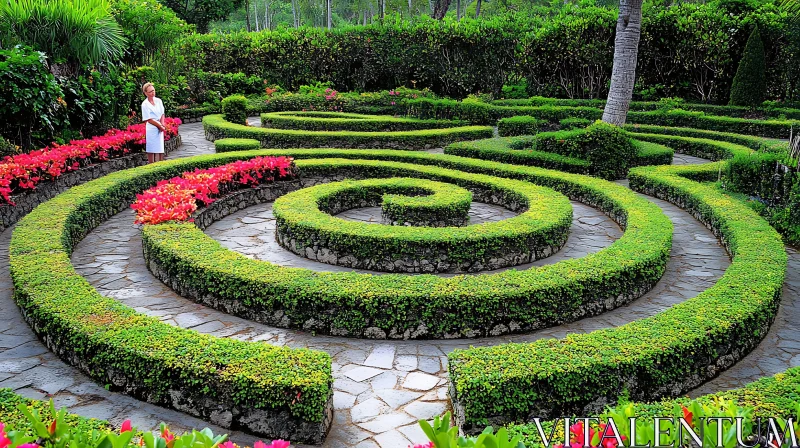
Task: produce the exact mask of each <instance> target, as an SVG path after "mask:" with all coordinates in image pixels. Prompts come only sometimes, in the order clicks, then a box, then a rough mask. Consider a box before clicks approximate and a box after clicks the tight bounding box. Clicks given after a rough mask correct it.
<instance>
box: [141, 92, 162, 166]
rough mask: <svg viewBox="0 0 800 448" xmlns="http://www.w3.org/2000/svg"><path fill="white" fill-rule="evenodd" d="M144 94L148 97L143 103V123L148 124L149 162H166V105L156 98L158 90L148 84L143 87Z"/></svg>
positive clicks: (147, 144)
mask: <svg viewBox="0 0 800 448" xmlns="http://www.w3.org/2000/svg"><path fill="white" fill-rule="evenodd" d="M142 92H143V93H144V95H145V96H146V97H147V99H146V100H144V102H143V103H142V121H143V122H145V123H147V125H146V126H145V128H146V129H147V132H146V140H145V142H146V149H145V151H146V152H147V162H148V163H153V162H160V161H162V160H164V129H166V128H164V103H162V102H161V100H160V99H158V98H156V88H155V87H153V83H151V82H148V83H147V84H145V85H143V86H142Z"/></svg>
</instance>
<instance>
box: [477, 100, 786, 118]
mask: <svg viewBox="0 0 800 448" xmlns="http://www.w3.org/2000/svg"><path fill="white" fill-rule="evenodd" d="M491 104H494V105H497V106H571V107H581V106H583V107H596V108H601V109H602V108H604V107H605V105H606V100H601V99H567V98H545V97H542V96H534V97H531V98H525V99H511V100H494V101H491ZM675 108H680V109H683V110H688V111H694V112H705V113H707V114H709V115H720V116H726V117H735V118H750V117H752V116H753V115H761V116H763V117H764V118H775V119H784V118H788V119H790V120H800V109H792V108H788V107H774V106H770V105H764V106H760V107H755V108H754V107H744V106H720V105H716V104H703V103H688V102H685V101H683V100H676V99H671V98H667V99H664V100H661V101H631V105H630V110H631V111H633V112H647V111H654V110H663V109H675Z"/></svg>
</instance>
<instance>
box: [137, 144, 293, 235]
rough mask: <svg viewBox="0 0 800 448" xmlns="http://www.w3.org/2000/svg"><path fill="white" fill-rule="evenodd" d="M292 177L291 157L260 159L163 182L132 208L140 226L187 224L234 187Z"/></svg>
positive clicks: (144, 195)
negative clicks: (200, 210) (202, 205)
mask: <svg viewBox="0 0 800 448" xmlns="http://www.w3.org/2000/svg"><path fill="white" fill-rule="evenodd" d="M291 175H292V159H291V158H289V157H256V158H254V159H250V160H238V161H236V162H233V163H229V164H227V165H222V166H218V167H214V168H209V169H205V170H200V169H197V170H195V171H191V172H186V173H183V175H182V176H180V177H173V178H172V179H168V180H162V181H160V182H159V183H158V184H156V186H155V187H153V188H150V189H148V190H146V191H145V192H143V193H142V194H139V195H136V202H134V203H133V205H131V208H133V209H134V210H136V221H135V222H136V224H158V223H162V222H166V221H186V220H188V219H189V218H190V217H191V215H192V213H194V212H195V211H196V210H197V205H198V202H201V203H203V204H205V205H208V204H210V203H212V202H214V200H215V199H216V197H218V196H219V195H220V194H221V189H222V190H224V189H225V188H229V187H232V186H237V185H238V186H256V185H258V184H262V183H266V182H272V181H273V180H275V179H276V178H286V177H289V176H291Z"/></svg>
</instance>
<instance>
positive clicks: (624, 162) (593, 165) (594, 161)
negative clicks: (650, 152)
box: [445, 122, 637, 179]
mask: <svg viewBox="0 0 800 448" xmlns="http://www.w3.org/2000/svg"><path fill="white" fill-rule="evenodd" d="M636 151H637V148H636V147H635V146H634V145H633V144H632V143H631V140H630V138H629V137H628V135H627V133H626V132H625V131H623V130H622V129H620V128H617V127H614V126H611V125H608V124H605V123H602V122H597V123H595V124H593V125H592V126H589V127H588V128H584V129H574V130H571V131H558V132H543V133H539V134H537V135H535V136H532V137H522V138H518V139H514V140H494V141H492V142H491V143H489V142H486V143H484V142H465V143H457V144H453V145H450V146H448V147H447V148H445V153H446V154H455V155H461V156H466V157H474V158H480V159H487V160H496V161H503V162H509V163H518V164H523V165H536V166H544V167H548V168H556V169H562V170H564V171H568V172H579V173H580V172H585V173H588V174H591V175H594V176H598V177H602V178H604V179H619V178H622V177H625V174H627V172H628V168H629V166H630V165H631V164H632V163H634V162H635V161H636V157H637V153H636ZM541 153H550V154H555V155H558V156H560V157H558V158H553V157H543V156H542V155H541ZM576 160H580V162H576ZM583 162H586V163H588V167H587V165H586V163H583Z"/></svg>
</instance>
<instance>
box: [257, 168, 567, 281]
mask: <svg viewBox="0 0 800 448" xmlns="http://www.w3.org/2000/svg"><path fill="white" fill-rule="evenodd" d="M331 165H332V166H333V167H335V166H336V163H333V162H331ZM301 166H302V162H301ZM318 169H319V168H318ZM426 174H427V175H428V176H430V175H431V174H432V173H430V172H427V173H426ZM435 177H436V178H437V179H440V180H445V181H447V182H450V183H455V184H457V185H459V186H461V187H463V188H468V189H470V190H478V192H479V193H481V195H482V196H484V197H487V198H492V197H495V198H498V200H499V201H500V204H501V205H502V204H514V205H515V207H514V208H515V209H517V210H524V212H523V213H522V214H520V215H519V216H516V217H513V218H509V219H504V220H502V221H498V222H489V223H484V224H478V225H471V226H465V227H439V228H435V227H406V226H403V227H399V228H398V227H391V226H379V225H374V224H370V223H363V222H353V221H346V220H343V219H339V218H335V217H334V216H332V215H334V214H337V213H339V212H340V211H341V210H342V208H341V207H342V205H341V204H342V203H346V204H352V203H353V201H352V200H349V201H348V200H345V198H346V197H353V198H363V200H366V201H367V202H368V203H375V202H376V201H375V199H377V198H379V197H380V196H381V195H382V194H383V193H402V192H403V191H404V190H408V189H409V188H412V187H414V188H416V189H419V188H422V187H423V185H424V183H422V182H421V181H414V180H410V181H409V180H405V179H399V180H385V179H378V180H374V179H370V180H365V181H359V182H333V183H328V184H324V185H318V186H314V187H311V188H305V189H303V190H300V191H295V192H291V193H289V194H286V195H284V196H282V197H280V198H278V199H277V200H276V201H275V203H274V205H273V207H272V210H273V213H274V215H275V219H276V226H277V236H278V241H279V242H280V243H281V244H282V245H283V246H284V247H287V249H289V250H290V251H292V252H295V253H300V254H305V253H306V250H307V249H309V250H310V249H311V247H312V246H313V247H316V246H320V248H324V249H327V250H328V251H330V252H331V253H332V255H334V256H335V257H338V258H342V257H344V256H352V257H355V259H356V260H358V261H370V262H375V263H376V264H377V266H376V267H374V268H373V269H375V270H381V271H390V272H396V271H402V272H406V269H407V267H406V266H405V264H406V263H408V262H412V261H413V262H414V264H415V269H416V270H418V272H474V271H481V270H486V269H498V268H501V267H508V266H510V265H511V266H513V265H514V264H523V263H526V262H532V261H535V260H537V259H539V258H544V257H546V256H549V255H550V254H551V253H553V252H556V251H558V249H559V248H561V246H563V245H564V243H565V242H566V240H567V236H568V233H569V228H570V226H571V225H572V206H571V205H570V203H569V201H568V200H567V198H566V197H564V196H563V195H562V194H560V193H556V192H554V191H553V190H551V189H549V188H542V187H539V186H536V185H531V184H530V183H527V182H520V181H517V180H509V179H497V178H492V177H490V176H486V175H482V174H469V173H463V172H456V173H453V172H442V173H441V174H439V175H436V176H435ZM442 188H445V187H442ZM462 191H463V189H461V188H459V189H458V190H455V191H447V190H444V191H442V193H443V195H442V196H443V197H439V198H431V199H434V200H435V199H438V202H439V204H438V205H439V207H436V209H445V210H446V209H449V208H452V207H453V204H452V200H453V199H459V197H460V198H461V199H463V195H461V194H459V195H458V197H454V193H456V192H458V193H461V192H462ZM448 196H449V197H450V199H451V200H450V201H446V199H448ZM370 197H372V198H373V200H371V201H370V200H369V198H370ZM468 199H469V201H467V202H466V206H467V207H466V209H467V210H466V211H468V209H469V203H470V202H471V197H470V198H468ZM359 200H361V199H359ZM461 202H462V203H463V200H462V201H461ZM355 203H358V201H357V200H356V201H355ZM434 205H435V204H434ZM331 207H335V208H333V209H332V208H331ZM462 210H463V207H462ZM432 211H438V210H435V209H434V210H432ZM444 214H446V213H444ZM462 219H463V215H462ZM290 240H291V241H294V244H290V243H289V241H290ZM512 255H513V258H514V260H516V262H514V263H513V264H510V265H509V264H508V263H504V262H503V261H502V260H504V259H508V258H509V257H510V256H512ZM421 259H422V260H425V261H427V263H426V264H425V265H423V266H422V267H419V266H417V263H418V262H420V261H422V260H421ZM398 262H400V263H401V264H402V265H401V266H399V267H398V266H396V263H398ZM332 264H340V263H337V262H333V263H332ZM358 267H362V268H366V267H367V266H358ZM426 268H427V269H426Z"/></svg>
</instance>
